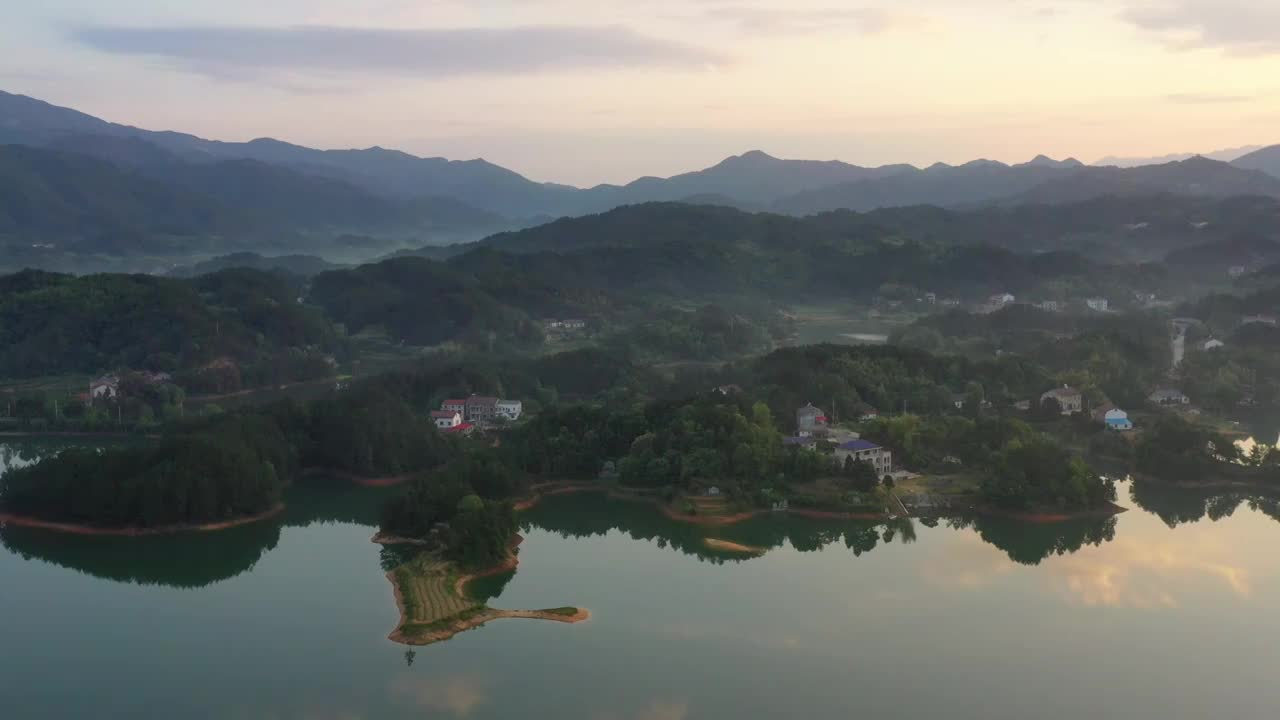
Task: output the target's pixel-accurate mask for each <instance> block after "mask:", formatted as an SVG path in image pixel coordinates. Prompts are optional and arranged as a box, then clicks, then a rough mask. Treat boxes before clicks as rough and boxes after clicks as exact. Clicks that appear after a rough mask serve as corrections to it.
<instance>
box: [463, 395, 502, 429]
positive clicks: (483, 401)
mask: <svg viewBox="0 0 1280 720" xmlns="http://www.w3.org/2000/svg"><path fill="white" fill-rule="evenodd" d="M497 416H498V398H496V397H487V396H480V395H472V396H471V397H469V398H467V422H469V423H486V422H490V421H492V420H493V419H494V418H495V417H497Z"/></svg>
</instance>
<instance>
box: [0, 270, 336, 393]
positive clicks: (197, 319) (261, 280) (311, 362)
mask: <svg viewBox="0 0 1280 720" xmlns="http://www.w3.org/2000/svg"><path fill="white" fill-rule="evenodd" d="M300 292H301V289H300V286H299V285H297V284H296V283H295V282H294V281H293V280H291V279H290V278H289V277H288V276H285V275H280V274H270V273H263V272H258V271H253V270H243V269H237V270H225V271H222V272H218V273H213V274H209V275H203V276H201V277H199V278H195V279H193V280H178V279H170V278H160V277H155V276H150V275H87V276H82V277H75V276H71V275H59V274H54V273H45V272H40V271H26V272H21V273H17V274H14V275H6V276H0V377H29V376H40V375H55V374H60V373H68V372H74V373H96V372H102V371H106V370H113V369H115V368H132V369H137V370H153V371H168V372H174V373H177V372H189V373H194V374H199V373H200V372H201V371H202V370H204V369H206V368H207V369H208V371H209V372H210V373H214V374H217V375H219V376H226V375H234V377H230V378H227V377H221V378H220V379H219V380H218V381H217V382H216V383H214V384H215V385H216V387H215V388H213V389H221V390H226V389H232V390H236V389H239V387H238V385H239V380H240V379H241V377H242V375H248V374H250V373H253V372H259V371H260V372H267V371H268V366H271V365H273V364H277V363H280V364H289V363H293V364H296V365H298V366H309V367H310V370H309V371H308V372H311V373H313V374H314V373H317V372H325V371H327V368H326V366H325V361H324V359H323V356H324V354H326V353H332V352H335V351H338V350H339V340H338V338H337V336H336V335H335V334H334V333H333V329H332V327H331V325H330V324H329V323H328V322H327V321H326V320H325V319H324V318H323V317H321V316H319V315H318V314H317V313H316V312H315V311H314V310H311V309H308V308H306V307H304V306H302V305H300V304H299V303H298V301H297V298H298V294H299V293H300ZM295 370H299V371H302V368H301V367H297V368H295ZM244 379H245V380H248V378H244ZM268 380H269V378H268ZM189 384H190V383H189ZM199 385H200V384H199V383H195V386H197V387H198V386H199ZM228 385H229V386H228Z"/></svg>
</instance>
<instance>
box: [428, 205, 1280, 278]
mask: <svg viewBox="0 0 1280 720" xmlns="http://www.w3.org/2000/svg"><path fill="white" fill-rule="evenodd" d="M1243 232H1253V233H1264V234H1276V235H1280V200H1277V199H1274V198H1267V197H1257V196H1254V197H1235V198H1192V197H1180V196H1175V195H1167V194H1166V195H1148V196H1134V197H1104V198H1095V199H1091V200H1086V201H1083V202H1077V203H1072V204H1065V205H1024V206H1016V207H992V208H980V209H973V210H947V209H944V208H939V207H933V206H915V207H900V208H888V209H881V210H874V211H871V212H866V213H857V212H851V211H846V210H841V211H835V212H829V213H823V214H820V215H814V216H811V217H806V218H795V217H790V216H786V215H776V214H771V213H749V212H744V211H741V210H736V209H733V208H729V207H724V206H711V205H691V204H681V203H647V204H643V205H632V206H627V207H621V208H617V209H614V210H611V211H609V212H605V213H601V214H598V215H588V216H583V217H578V218H562V219H560V220H557V221H555V222H551V223H548V224H546V225H541V226H538V227H534V228H528V229H525V230H520V231H513V232H505V233H500V234H498V235H494V236H492V237H490V238H487V239H485V240H483V241H481V243H480V245H478V246H477V247H488V248H493V249H499V250H503V251H506V252H515V253H533V252H543V251H550V252H557V253H569V252H576V251H581V250H587V249H596V248H624V247H638V246H643V247H650V246H656V245H661V244H672V243H677V244H679V243H713V244H717V245H734V246H739V247H750V248H753V249H756V250H760V251H763V252H776V251H778V250H779V249H780V248H779V246H782V245H787V244H801V245H804V246H835V247H844V248H848V247H856V246H866V245H867V244H868V243H870V242H875V241H883V242H895V243H901V242H905V241H914V242H918V243H923V244H929V245H934V246H948V245H992V246H996V247H1002V248H1007V249H1010V250H1016V251H1019V252H1023V253H1036V252H1046V251H1055V250H1073V251H1077V252H1081V253H1088V254H1089V255H1090V257H1091V258H1093V259H1095V260H1103V261H1109V262H1119V261H1125V262H1128V261H1139V260H1156V259H1160V258H1163V257H1164V256H1165V255H1166V254H1168V253H1169V252H1171V251H1173V250H1177V249H1180V248H1183V247H1189V246H1194V245H1200V244H1203V243H1207V242H1215V241H1221V240H1227V239H1230V238H1232V237H1235V236H1238V235H1239V234H1240V233H1243ZM468 249H470V246H466V245H460V246H452V247H451V248H450V249H441V248H428V249H424V254H427V255H429V256H432V257H436V258H440V257H447V256H449V255H450V254H457V253H462V252H466V251H467V250H468Z"/></svg>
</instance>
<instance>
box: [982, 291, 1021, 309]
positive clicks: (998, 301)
mask: <svg viewBox="0 0 1280 720" xmlns="http://www.w3.org/2000/svg"><path fill="white" fill-rule="evenodd" d="M1015 299H1016V298H1014V296H1013V295H1011V294H1009V293H996V294H995V295H992V296H991V297H989V298H987V304H988V305H994V306H995V307H998V308H999V307H1004V306H1005V305H1012V304H1013V301H1014V300H1015Z"/></svg>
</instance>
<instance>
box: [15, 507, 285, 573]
mask: <svg viewBox="0 0 1280 720" xmlns="http://www.w3.org/2000/svg"><path fill="white" fill-rule="evenodd" d="M280 528H281V526H280V523H278V522H276V521H265V522H260V523H252V524H249V525H243V526H240V527H236V528H231V529H229V530H224V531H221V532H217V533H184V534H181V535H173V536H169V537H139V538H130V537H94V536H84V535H70V534H66V533H58V532H51V531H48V530H38V529H32V528H22V527H13V526H0V544H3V546H4V548H5V549H6V550H8V551H9V552H11V553H13V554H14V555H17V556H19V557H21V558H22V559H24V560H40V561H42V562H46V563H50V564H53V565H59V566H61V567H65V568H70V569H72V570H76V571H78V572H82V573H85V574H87V575H92V576H94V577H98V578H102V579H104V580H114V581H116V582H125V583H135V584H138V585H165V586H169V587H177V588H198V587H204V586H206V585H210V584H212V583H215V582H218V581H220V580H226V579H229V578H233V577H235V576H236V575H239V574H241V573H243V572H246V571H248V570H250V569H252V568H253V566H254V565H255V564H257V562H258V560H259V559H261V558H262V556H263V554H264V553H266V552H268V551H269V550H271V549H273V548H274V547H275V546H276V544H277V543H278V542H280Z"/></svg>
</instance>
